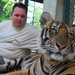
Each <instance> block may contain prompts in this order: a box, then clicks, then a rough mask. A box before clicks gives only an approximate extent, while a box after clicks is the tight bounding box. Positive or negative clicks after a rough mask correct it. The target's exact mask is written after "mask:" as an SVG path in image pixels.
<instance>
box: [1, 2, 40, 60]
mask: <svg viewBox="0 0 75 75" xmlns="http://www.w3.org/2000/svg"><path fill="white" fill-rule="evenodd" d="M10 17H11V20H7V21H4V22H1V23H0V56H2V57H4V58H7V59H16V58H19V57H25V56H27V55H29V54H30V52H31V50H35V51H36V50H38V44H37V36H38V33H39V31H38V30H37V29H36V28H35V27H33V26H31V25H28V24H27V23H26V18H27V8H26V6H25V5H24V4H22V3H15V4H14V6H13V8H12V12H11V14H10Z"/></svg>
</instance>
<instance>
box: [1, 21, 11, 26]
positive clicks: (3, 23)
mask: <svg viewBox="0 0 75 75" xmlns="http://www.w3.org/2000/svg"><path fill="white" fill-rule="evenodd" d="M10 22H11V20H6V21H3V22H1V23H0V26H1V25H2V26H3V25H5V24H8V23H10Z"/></svg>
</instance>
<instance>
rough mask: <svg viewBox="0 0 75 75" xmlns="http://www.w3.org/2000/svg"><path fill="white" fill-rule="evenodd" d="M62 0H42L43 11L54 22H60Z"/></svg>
mask: <svg viewBox="0 0 75 75" xmlns="http://www.w3.org/2000/svg"><path fill="white" fill-rule="evenodd" d="M63 4H64V0H44V6H43V11H44V12H45V11H46V12H49V13H50V14H51V15H52V17H53V19H54V20H57V21H62V18H63Z"/></svg>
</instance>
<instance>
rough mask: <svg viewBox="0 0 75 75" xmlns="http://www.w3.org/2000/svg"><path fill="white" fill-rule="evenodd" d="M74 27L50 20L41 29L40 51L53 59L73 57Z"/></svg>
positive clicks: (62, 59)
mask: <svg viewBox="0 0 75 75" xmlns="http://www.w3.org/2000/svg"><path fill="white" fill-rule="evenodd" d="M74 31H75V30H74V29H73V27H71V26H69V25H67V24H65V23H62V22H59V21H57V22H56V21H54V20H50V21H49V22H48V23H47V25H45V26H44V27H43V28H42V30H41V35H40V38H41V39H40V42H41V45H40V46H41V52H42V53H49V54H50V57H51V58H52V59H54V60H58V61H64V60H68V59H70V60H72V59H73V58H74V38H75V34H74Z"/></svg>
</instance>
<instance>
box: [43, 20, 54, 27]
mask: <svg viewBox="0 0 75 75" xmlns="http://www.w3.org/2000/svg"><path fill="white" fill-rule="evenodd" d="M54 22H55V21H54V20H53V19H51V20H50V21H48V22H47V23H46V25H44V27H47V28H48V27H50V26H51V25H52V24H53V23H54Z"/></svg>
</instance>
